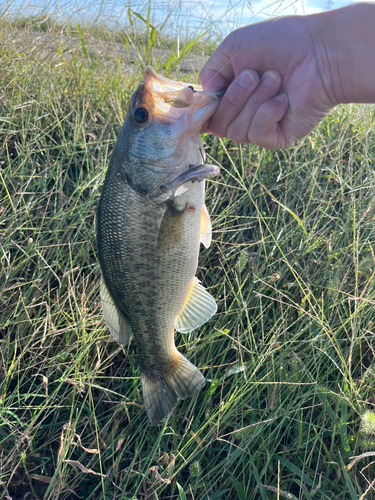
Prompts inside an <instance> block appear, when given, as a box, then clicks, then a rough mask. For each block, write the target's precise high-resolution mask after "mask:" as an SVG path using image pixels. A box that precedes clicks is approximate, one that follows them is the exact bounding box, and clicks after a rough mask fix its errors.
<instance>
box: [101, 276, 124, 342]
mask: <svg viewBox="0 0 375 500" xmlns="http://www.w3.org/2000/svg"><path fill="white" fill-rule="evenodd" d="M100 301H101V303H102V312H103V317H104V321H105V322H106V325H107V327H108V330H109V331H110V333H111V335H112V337H113V338H114V339H115V340H117V342H119V343H120V344H126V342H128V341H129V339H130V337H131V325H130V321H129V320H128V318H127V317H126V316H124V314H123V313H122V312H121V311H119V309H118V308H117V306H116V304H115V303H114V301H113V299H112V297H111V294H110V293H109V291H108V288H107V285H106V284H105V281H104V279H103V276H102V278H101V281H100Z"/></svg>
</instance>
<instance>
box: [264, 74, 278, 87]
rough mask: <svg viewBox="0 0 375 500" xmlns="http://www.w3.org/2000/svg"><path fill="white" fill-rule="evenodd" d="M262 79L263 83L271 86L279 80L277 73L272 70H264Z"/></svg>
mask: <svg viewBox="0 0 375 500" xmlns="http://www.w3.org/2000/svg"><path fill="white" fill-rule="evenodd" d="M262 81H263V83H264V84H265V85H268V86H270V87H271V86H273V85H275V83H277V82H278V81H279V75H278V74H276V73H274V72H273V71H266V72H265V73H264V74H263V76H262Z"/></svg>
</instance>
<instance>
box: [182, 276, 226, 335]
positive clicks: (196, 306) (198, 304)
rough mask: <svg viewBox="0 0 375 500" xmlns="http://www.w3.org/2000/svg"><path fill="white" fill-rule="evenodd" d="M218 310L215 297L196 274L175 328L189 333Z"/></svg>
mask: <svg viewBox="0 0 375 500" xmlns="http://www.w3.org/2000/svg"><path fill="white" fill-rule="evenodd" d="M216 311H217V305H216V302H215V299H214V298H213V297H212V295H210V294H209V293H208V292H207V290H206V289H205V288H204V287H203V286H202V285H200V283H199V280H198V278H196V277H195V276H194V278H193V281H192V284H191V286H190V290H189V293H188V296H187V297H186V300H185V303H184V305H183V307H182V309H181V311H180V313H179V315H178V316H177V318H176V321H175V328H176V330H177V331H178V332H181V333H187V332H191V331H192V330H195V329H196V328H199V327H200V326H202V325H203V323H206V321H208V320H209V319H210V318H211V316H213V315H214V314H215V313H216Z"/></svg>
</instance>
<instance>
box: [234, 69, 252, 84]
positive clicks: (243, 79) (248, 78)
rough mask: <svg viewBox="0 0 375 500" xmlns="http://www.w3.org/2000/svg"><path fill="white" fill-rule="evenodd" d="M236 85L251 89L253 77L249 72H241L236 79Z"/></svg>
mask: <svg viewBox="0 0 375 500" xmlns="http://www.w3.org/2000/svg"><path fill="white" fill-rule="evenodd" d="M238 83H239V84H240V85H242V86H243V87H251V86H252V85H254V77H253V75H252V74H251V73H250V71H247V70H245V71H242V73H241V74H240V76H239V78H238Z"/></svg>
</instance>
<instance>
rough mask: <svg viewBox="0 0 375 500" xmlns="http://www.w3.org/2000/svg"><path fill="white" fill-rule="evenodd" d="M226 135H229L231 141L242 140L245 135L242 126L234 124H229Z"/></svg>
mask: <svg viewBox="0 0 375 500" xmlns="http://www.w3.org/2000/svg"><path fill="white" fill-rule="evenodd" d="M227 137H229V139H230V140H231V141H233V142H243V140H244V137H246V135H245V134H244V132H243V129H242V128H240V127H238V126H236V125H230V126H229V127H228V129H227Z"/></svg>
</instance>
